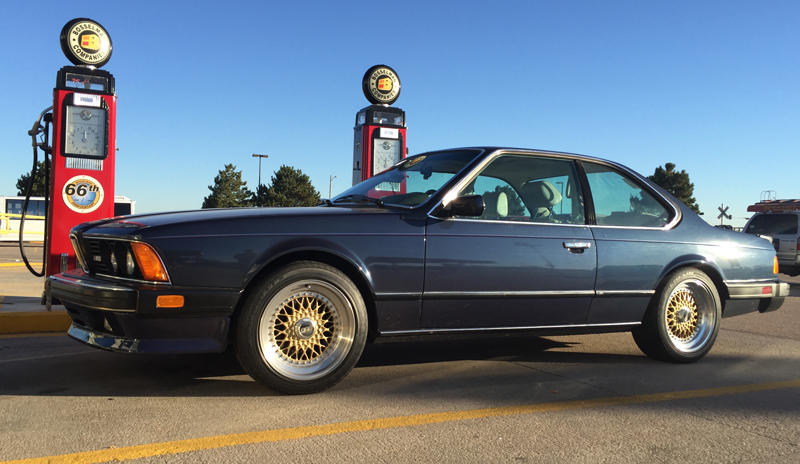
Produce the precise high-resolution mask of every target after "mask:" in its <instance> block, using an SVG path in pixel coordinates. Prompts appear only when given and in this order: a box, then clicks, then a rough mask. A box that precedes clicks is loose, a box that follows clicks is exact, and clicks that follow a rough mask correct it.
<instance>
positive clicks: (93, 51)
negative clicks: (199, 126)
mask: <svg viewBox="0 0 800 464" xmlns="http://www.w3.org/2000/svg"><path fill="white" fill-rule="evenodd" d="M61 49H62V51H63V52H64V54H65V55H66V56H67V59H69V61H71V62H72V63H73V64H74V65H75V66H65V67H63V68H61V70H60V71H58V74H57V77H56V87H55V89H54V90H53V117H52V127H53V129H52V130H53V136H52V158H51V173H50V204H49V208H48V219H49V220H48V224H47V228H46V232H45V259H46V261H45V274H46V275H47V276H50V275H53V274H56V273H59V272H63V271H65V270H67V269H71V268H74V267H75V265H76V263H75V253H74V251H73V248H72V244H71V242H70V238H69V231H70V229H71V228H72V227H74V226H75V225H77V224H80V223H82V222H86V221H91V220H95V219H102V218H107V217H113V216H114V150H115V145H116V143H115V132H116V113H117V97H116V94H115V93H114V76H112V75H111V73H109V72H107V71H103V70H100V69H97V68H100V67H101V66H103V65H104V64H106V63H107V62H108V60H109V59H110V58H111V51H112V46H111V38H110V37H109V35H108V32H106V30H105V29H104V28H103V27H102V26H101V25H100V24H98V23H97V22H95V21H92V20H90V19H86V18H78V19H73V20H72V21H70V22H68V23H67V24H66V25H65V26H64V28H63V29H62V30H61Z"/></svg>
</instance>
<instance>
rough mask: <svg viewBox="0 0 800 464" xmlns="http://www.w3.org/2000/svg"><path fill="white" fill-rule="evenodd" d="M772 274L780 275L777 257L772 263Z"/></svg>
mask: <svg viewBox="0 0 800 464" xmlns="http://www.w3.org/2000/svg"><path fill="white" fill-rule="evenodd" d="M772 273H773V274H777V273H778V257H777V256H776V257H775V259H774V260H773V261H772Z"/></svg>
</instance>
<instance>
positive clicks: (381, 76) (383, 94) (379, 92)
mask: <svg viewBox="0 0 800 464" xmlns="http://www.w3.org/2000/svg"><path fill="white" fill-rule="evenodd" d="M361 90H363V91H364V96H365V97H367V100H369V102H370V103H372V104H373V105H391V104H392V103H394V102H396V101H397V98H398V97H399V96H400V78H399V77H398V76H397V73H396V72H395V71H394V69H392V68H390V67H388V66H386V65H383V64H379V65H376V66H373V67H371V68H369V69H368V70H367V72H366V74H364V79H362V81H361Z"/></svg>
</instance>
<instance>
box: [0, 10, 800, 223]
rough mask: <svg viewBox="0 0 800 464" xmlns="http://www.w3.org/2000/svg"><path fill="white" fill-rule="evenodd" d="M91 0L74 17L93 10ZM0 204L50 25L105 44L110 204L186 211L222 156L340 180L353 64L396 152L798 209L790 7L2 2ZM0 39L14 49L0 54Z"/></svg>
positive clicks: (45, 67)
mask: <svg viewBox="0 0 800 464" xmlns="http://www.w3.org/2000/svg"><path fill="white" fill-rule="evenodd" d="M93 5H94V6H93ZM0 17H2V18H3V27H2V29H0V40H2V43H3V44H6V45H5V46H4V50H3V61H4V65H3V66H2V69H3V70H4V72H5V73H6V79H5V80H6V86H5V92H4V96H3V99H2V105H1V106H0V108H1V109H2V111H0V140H2V149H1V150H2V151H1V152H0V156H2V160H3V162H2V167H0V195H13V194H15V193H16V190H15V187H14V186H15V183H16V180H17V178H18V177H19V176H20V175H21V174H22V173H25V172H28V171H29V170H30V167H31V148H30V138H29V137H28V136H27V134H26V132H27V130H29V129H30V127H31V125H32V124H33V121H34V119H35V118H36V116H37V115H38V114H39V113H40V112H41V111H42V110H43V109H44V108H46V107H48V106H50V105H51V104H52V88H53V86H54V83H55V76H56V72H57V71H58V69H60V68H61V67H62V66H64V65H67V64H68V62H67V60H66V58H65V57H64V55H63V54H62V52H61V49H60V47H59V43H58V35H59V32H60V31H61V28H62V27H63V25H64V24H65V23H66V22H67V21H69V20H70V19H73V18H77V17H88V18H91V19H94V20H96V21H98V22H100V23H101V24H102V25H103V26H104V27H105V28H106V29H107V30H108V31H109V33H110V35H111V37H112V40H113V45H114V51H113V56H112V57H111V60H110V62H109V63H108V64H107V65H106V66H105V67H104V68H103V69H105V70H107V71H109V72H111V73H113V74H114V76H115V78H116V84H117V95H118V119H117V147H118V148H119V149H120V151H119V153H118V158H117V188H116V192H115V193H116V194H117V195H126V196H128V197H130V198H132V199H134V200H136V201H137V211H138V212H154V211H166V210H178V209H194V208H199V207H200V205H201V204H202V201H203V198H204V197H205V196H206V195H208V193H209V190H208V186H209V185H211V184H212V183H213V179H214V176H215V175H216V174H217V173H218V171H219V170H221V169H223V167H224V165H225V164H227V163H233V164H235V165H236V167H237V169H239V170H241V171H243V176H244V179H245V180H246V181H247V182H248V187H250V188H252V189H254V188H255V187H256V185H257V183H258V160H257V159H255V158H252V154H253V153H262V154H266V155H269V159H266V160H264V161H263V164H262V182H264V183H268V181H269V178H270V176H271V175H272V174H273V172H274V171H275V170H277V169H278V167H280V166H281V165H282V164H287V165H291V166H294V167H296V168H298V169H300V170H302V171H303V172H304V173H306V174H308V175H309V176H310V177H311V180H312V182H313V184H314V186H315V187H316V188H317V190H319V191H320V193H321V194H322V195H323V197H325V196H327V193H328V186H329V185H328V182H329V176H330V175H335V176H338V178H337V179H335V180H334V182H333V192H334V194H336V192H339V191H342V190H344V189H345V188H347V187H349V186H350V178H351V175H352V171H351V160H352V144H353V125H354V119H355V114H356V112H357V111H358V110H359V109H360V108H363V107H365V106H367V105H368V102H367V101H366V99H365V98H364V96H363V95H362V93H361V86H360V81H361V77H362V76H363V74H364V72H365V71H366V70H367V69H368V68H369V67H370V66H372V65H375V64H387V65H389V66H391V67H393V68H394V69H395V70H396V71H397V73H398V74H399V76H400V79H401V80H402V93H401V95H400V98H399V100H398V101H397V103H396V104H395V105H394V106H397V107H400V108H402V109H404V110H405V111H406V115H407V121H408V146H409V149H410V152H411V154H414V153H419V152H422V151H428V150H434V149H438V148H449V147H456V146H471V145H504V146H514V147H525V148H539V149H547V150H556V151H567V152H575V153H581V154H585V155H591V156H597V157H601V158H607V159H611V160H614V161H618V162H621V163H622V164H625V165H627V166H629V167H631V168H633V169H635V170H637V171H639V172H640V173H642V174H644V175H650V174H652V173H653V171H654V170H655V168H656V167H657V166H661V165H664V164H665V163H667V162H673V163H675V164H676V165H677V168H678V169H679V170H680V169H685V170H686V171H687V172H688V173H689V174H690V176H691V180H692V182H694V184H695V197H696V199H697V202H698V204H699V205H700V209H701V210H702V211H704V212H705V213H706V214H705V216H704V218H705V219H706V220H707V221H709V222H711V223H718V220H717V219H716V216H717V214H718V211H717V207H718V206H720V205H721V204H725V205H726V206H730V209H729V211H728V212H729V213H731V214H733V216H734V219H733V221H731V222H732V223H733V224H734V225H738V226H741V225H743V223H744V218H745V217H747V216H748V213H747V211H746V208H747V205H749V204H751V203H754V202H756V201H758V199H759V197H760V194H761V192H762V191H763V190H775V191H776V192H777V196H778V198H800V188H799V187H798V182H797V181H796V180H795V178H796V177H798V176H797V174H795V172H794V170H793V169H792V168H793V166H794V161H795V160H796V159H797V154H798V148H799V147H800V91H799V90H798V88H799V87H798V84H799V83H800V40H799V39H800V32H798V31H800V2H797V1H769V0H767V1H763V0H762V1H734V0H725V1H658V0H656V1H588V0H586V1H570V0H560V1H555V0H553V1H520V2H515V1H509V2H504V1H498V2H485V1H483V2H473V1H459V2H436V1H419V2H418V1H406V2H348V1H337V2H315V1H305V2H303V1H298V2H255V1H254V2H237V1H227V2H199V1H193V2H189V1H187V2H178V1H166V0H161V1H146V0H140V1H136V2H122V1H114V2H63V1H58V2H55V1H41V2H36V3H30V2H19V1H15V2H3V4H2V6H0ZM10 44H17V45H10Z"/></svg>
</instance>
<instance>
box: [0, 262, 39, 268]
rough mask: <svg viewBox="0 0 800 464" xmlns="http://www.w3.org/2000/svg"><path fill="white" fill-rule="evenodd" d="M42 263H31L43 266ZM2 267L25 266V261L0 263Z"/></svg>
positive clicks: (32, 265) (33, 265)
mask: <svg viewBox="0 0 800 464" xmlns="http://www.w3.org/2000/svg"><path fill="white" fill-rule="evenodd" d="M41 265H42V263H31V267H37V266H41ZM0 267H25V263H0Z"/></svg>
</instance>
